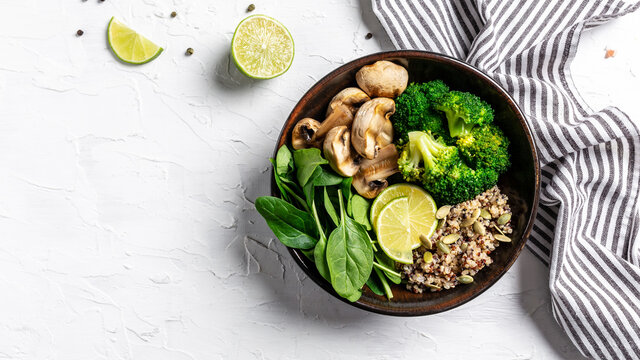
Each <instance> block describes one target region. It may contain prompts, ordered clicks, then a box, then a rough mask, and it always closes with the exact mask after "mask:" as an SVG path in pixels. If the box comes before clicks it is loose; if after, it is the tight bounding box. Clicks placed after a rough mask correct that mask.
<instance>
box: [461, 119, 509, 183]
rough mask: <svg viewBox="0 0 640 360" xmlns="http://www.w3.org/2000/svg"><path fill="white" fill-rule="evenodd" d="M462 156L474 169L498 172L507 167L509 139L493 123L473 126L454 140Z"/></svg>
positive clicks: (502, 171)
mask: <svg viewBox="0 0 640 360" xmlns="http://www.w3.org/2000/svg"><path fill="white" fill-rule="evenodd" d="M456 145H458V150H460V154H461V156H462V158H463V159H464V160H465V162H466V163H467V164H469V165H470V166H471V167H473V168H475V169H492V170H494V171H496V172H498V173H499V174H502V173H504V172H505V171H507V168H509V165H510V164H511V162H510V161H509V149H508V148H509V139H507V137H506V136H504V133H503V132H502V130H500V128H498V127H497V126H495V125H487V126H482V127H475V128H473V130H471V132H470V133H469V134H467V135H464V136H462V137H460V138H459V139H458V141H457V142H456Z"/></svg>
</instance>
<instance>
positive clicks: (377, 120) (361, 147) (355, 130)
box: [351, 97, 396, 159]
mask: <svg viewBox="0 0 640 360" xmlns="http://www.w3.org/2000/svg"><path fill="white" fill-rule="evenodd" d="M395 111H396V105H395V102H394V101H393V100H391V99H389V98H383V97H380V98H375V99H372V100H369V101H367V102H366V103H364V105H362V106H361V107H360V109H358V112H357V113H356V116H355V118H354V120H353V126H352V129H351V142H352V144H353V148H354V149H356V151H357V152H358V154H360V155H362V156H363V157H365V158H367V159H374V158H375V157H376V156H377V154H378V151H379V150H380V149H381V148H383V147H385V146H387V145H388V144H391V143H392V141H393V124H392V123H391V121H390V120H389V117H391V115H393V113H394V112H395Z"/></svg>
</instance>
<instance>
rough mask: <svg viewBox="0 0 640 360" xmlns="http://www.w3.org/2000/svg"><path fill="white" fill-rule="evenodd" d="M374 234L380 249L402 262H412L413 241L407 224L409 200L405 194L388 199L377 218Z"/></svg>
mask: <svg viewBox="0 0 640 360" xmlns="http://www.w3.org/2000/svg"><path fill="white" fill-rule="evenodd" d="M376 235H377V236H378V244H379V245H380V248H382V251H384V252H385V254H387V255H388V256H389V257H390V258H391V259H393V260H394V261H397V262H399V263H403V264H411V263H413V254H412V252H411V250H412V249H413V242H412V240H411V229H410V226H409V201H408V198H407V197H406V196H403V197H399V198H396V199H393V200H391V201H389V203H388V204H387V205H385V207H383V208H382V210H381V211H380V215H379V216H378V218H377V224H376Z"/></svg>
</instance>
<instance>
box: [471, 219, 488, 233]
mask: <svg viewBox="0 0 640 360" xmlns="http://www.w3.org/2000/svg"><path fill="white" fill-rule="evenodd" d="M473 232H475V233H476V234H478V235H484V234H486V232H487V230H486V229H485V227H484V225H483V224H482V223H481V222H479V221H476V222H474V223H473Z"/></svg>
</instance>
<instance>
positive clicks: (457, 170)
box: [398, 131, 498, 204]
mask: <svg viewBox="0 0 640 360" xmlns="http://www.w3.org/2000/svg"><path fill="white" fill-rule="evenodd" d="M408 136H409V143H408V144H406V145H404V147H403V150H402V153H401V155H400V158H399V160H398V168H399V169H400V173H401V174H402V176H403V177H404V179H405V180H406V181H409V182H420V183H422V186H423V187H424V188H425V189H427V190H428V191H429V192H430V193H431V195H432V196H433V197H434V198H435V200H436V202H438V203H439V204H457V203H460V202H463V201H466V200H469V199H472V198H473V197H475V196H476V195H478V194H480V193H481V192H483V191H485V190H486V189H489V188H491V187H492V186H494V185H495V184H496V183H497V182H498V173H497V172H495V171H494V170H491V169H478V170H474V169H472V168H470V167H468V166H467V165H466V164H465V163H464V162H463V161H462V159H461V158H460V156H459V153H458V149H457V148H456V147H455V146H447V145H446V144H444V143H443V142H442V140H441V139H438V140H436V139H435V138H434V136H433V135H432V134H431V133H427V132H424V131H412V132H410V133H409V135H408Z"/></svg>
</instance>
